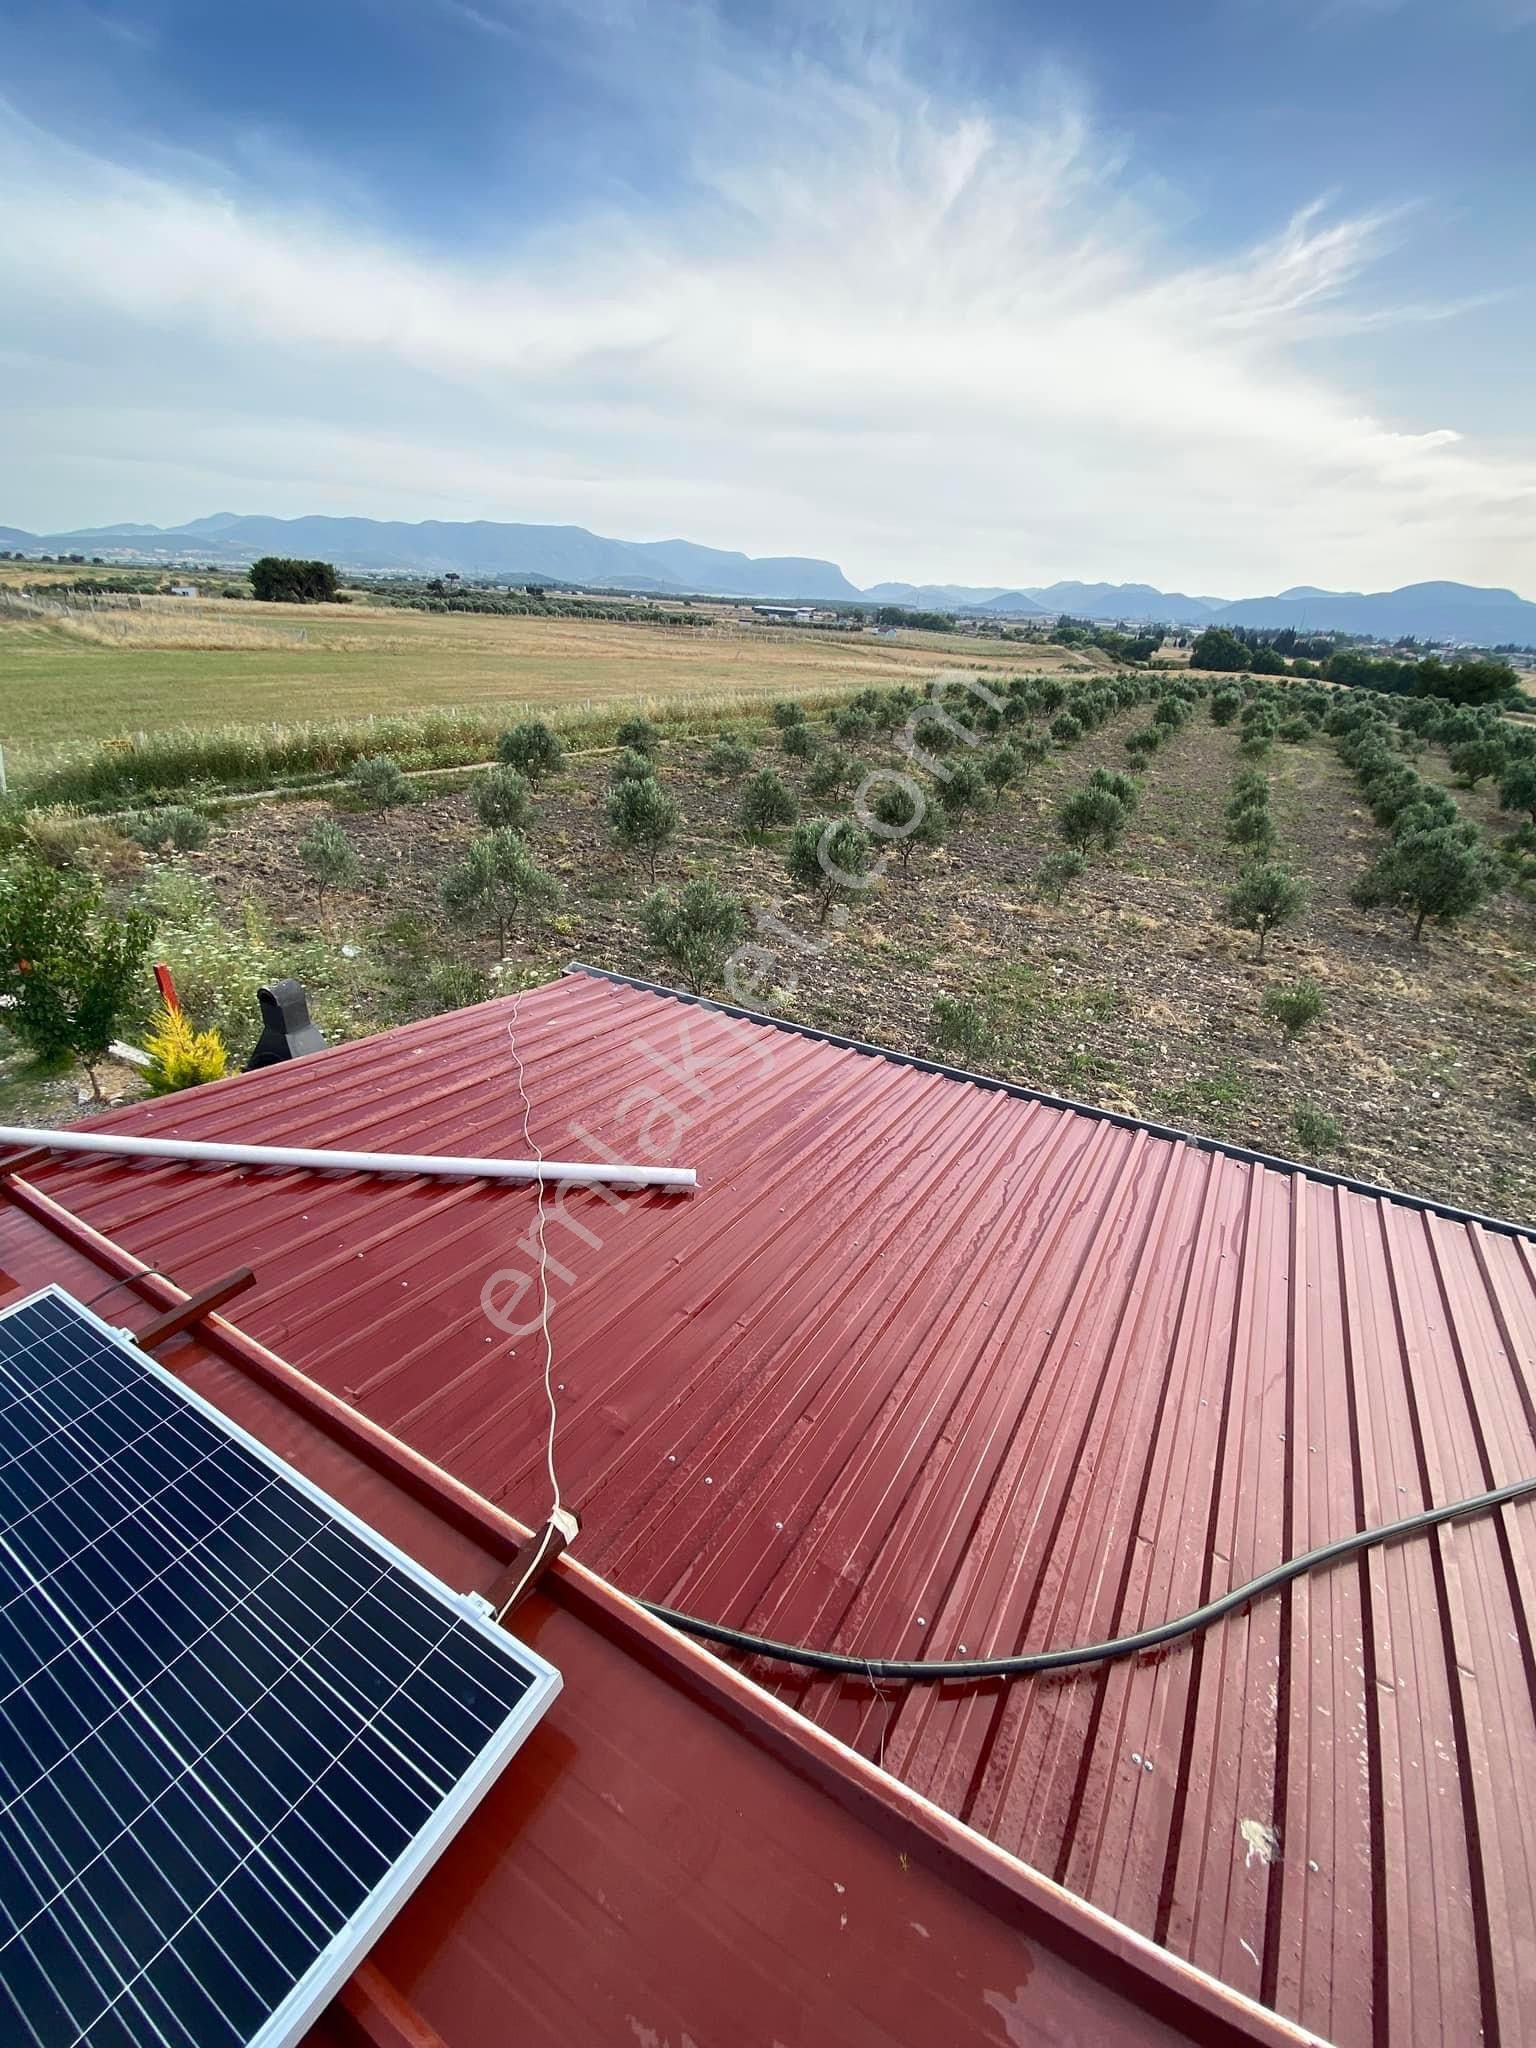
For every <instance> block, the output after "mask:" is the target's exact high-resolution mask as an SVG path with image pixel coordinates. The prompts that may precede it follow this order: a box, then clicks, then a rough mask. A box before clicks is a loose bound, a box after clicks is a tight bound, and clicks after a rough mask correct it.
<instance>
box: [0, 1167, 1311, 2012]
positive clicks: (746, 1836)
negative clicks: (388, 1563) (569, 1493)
mask: <svg viewBox="0 0 1536 2048" xmlns="http://www.w3.org/2000/svg"><path fill="white" fill-rule="evenodd" d="M135 1264H136V1262H135V1261H133V1260H132V1259H131V1258H129V1257H127V1255H125V1254H123V1253H122V1252H121V1250H120V1249H119V1248H118V1247H115V1246H114V1245H112V1244H111V1242H110V1241H109V1240H107V1239H105V1238H102V1237H100V1236H98V1235H96V1234H94V1233H90V1232H88V1231H87V1230H86V1229H85V1228H84V1227H83V1226H82V1225H81V1224H80V1223H79V1221H78V1219H76V1218H74V1217H71V1216H69V1215H68V1214H67V1212H64V1211H61V1210H59V1209H58V1208H57V1206H56V1205H52V1204H49V1203H48V1201H47V1198H46V1197H39V1196H38V1195H37V1193H36V1191H35V1190H34V1189H32V1188H31V1187H30V1186H19V1185H18V1184H17V1182H16V1180H15V1179H14V1178H13V1177H10V1176H6V1175H0V1303H4V1302H5V1301H6V1300H8V1299H10V1298H13V1297H14V1296H16V1295H18V1294H20V1293H23V1292H27V1291H30V1290H31V1289H32V1288H33V1287H35V1286H37V1285H38V1284H40V1283H42V1282H44V1281H48V1280H55V1281H58V1282H60V1283H61V1284H64V1285H67V1286H69V1287H71V1288H72V1289H73V1290H74V1291H75V1292H76V1294H77V1295H79V1296H81V1297H83V1298H85V1299H91V1298H94V1297H97V1296H100V1295H101V1290H102V1288H103V1285H104V1284H110V1282H111V1281H112V1280H113V1279H114V1278H116V1279H119V1280H120V1279H121V1277H122V1276H123V1275H124V1274H125V1272H127V1271H130V1270H132V1269H133V1268H134V1266H135ZM157 1289H158V1292H157V1291H156V1290H157ZM172 1291H173V1290H169V1289H168V1288H167V1287H166V1285H165V1283H164V1282H158V1283H157V1282H154V1281H150V1282H148V1283H146V1284H145V1285H144V1286H143V1287H142V1288H140V1287H137V1286H136V1287H135V1288H133V1289H127V1288H123V1287H121V1286H113V1287H112V1289H111V1292H110V1294H108V1295H106V1296H104V1297H102V1299H103V1306H104V1307H106V1304H107V1303H111V1304H114V1305H113V1306H112V1307H111V1308H110V1309H109V1310H108V1312H109V1313H110V1314H112V1316H113V1317H114V1318H115V1319H116V1320H118V1321H120V1322H122V1323H123V1324H125V1325H126V1326H127V1327H129V1328H133V1329H139V1330H143V1329H144V1327H145V1324H146V1322H147V1319H148V1317H149V1315H150V1313H151V1307H152V1306H160V1305H166V1306H170V1305H174V1304H173V1303H169V1302H166V1301H165V1295H166V1294H167V1293H169V1292H172ZM141 1293H147V1294H149V1296H150V1304H149V1305H146V1302H145V1301H144V1300H142V1299H141V1298H140V1294H141ZM163 1358H164V1362H165V1364H166V1365H167V1366H168V1367H169V1368H170V1369H171V1370H173V1371H175V1372H176V1373H178V1374H179V1375H180V1376H181V1377H182V1378H184V1379H185V1380H186V1381H187V1382H188V1383H189V1384H191V1385H193V1386H195V1387H196V1388H197V1390H198V1391H199V1392H200V1393H202V1394H203V1395H205V1396H206V1397H207V1398H209V1399H210V1400H212V1401H214V1402H215V1403H216V1404H217V1405H218V1406H219V1407H221V1408H222V1409H224V1411H225V1412H226V1413H227V1414H229V1415H230V1416H232V1417H233V1418H234V1419H235V1420H236V1421H237V1422H239V1423H240V1424H241V1425H243V1426H244V1427H245V1428H247V1429H250V1430H252V1431H253V1432H254V1433H255V1434H257V1435H258V1436H260V1437H261V1438H262V1439H263V1441H265V1442H266V1443H268V1444H270V1445H272V1446H273V1447H274V1448H275V1449H278V1450H280V1451H281V1452H282V1454H283V1455H284V1456H285V1457H287V1458H289V1459H290V1460H291V1461H292V1462H293V1463H295V1464H296V1465H297V1466H298V1467H299V1468H300V1469H301V1470H302V1471H304V1472H305V1473H307V1474H308V1475H309V1477H310V1478H312V1479H313V1480H314V1481H315V1482H316V1483H317V1484H318V1485H321V1486H323V1487H325V1488H326V1489H327V1490H329V1491H331V1492H332V1493H334V1494H335V1495H336V1496H337V1497H338V1498H339V1499H340V1500H342V1501H344V1502H345V1503H346V1505H347V1506H348V1507H350V1508H351V1509H352V1510H353V1511H354V1512H355V1513H357V1514H360V1515H361V1516H363V1517H364V1518H365V1519H366V1520H367V1521H369V1522H370V1523H372V1524H373V1526H374V1527H376V1528H378V1529H381V1530H382V1531H383V1532H384V1533H385V1534H386V1535H388V1536H389V1537H390V1538H391V1539H392V1540H393V1541H395V1542H397V1543H399V1544H400V1545H401V1546H402V1547H403V1548H405V1549H407V1550H408V1551H410V1552H411V1553H412V1554H413V1555H415V1556H416V1557H418V1558H420V1559H421V1561H422V1562H423V1563H425V1564H428V1565H429V1566H431V1568H432V1569H434V1570H436V1571H437V1572H439V1573H440V1574H441V1576H442V1577H443V1578H444V1580H445V1581H446V1582H447V1583H448V1584H449V1585H451V1586H456V1587H460V1588H464V1589H472V1588H473V1589H483V1588H485V1587H487V1586H489V1585H491V1584H493V1583H495V1582H496V1580H498V1579H499V1578H501V1576H502V1575H503V1573H504V1571H505V1569H506V1567H507V1564H508V1561H509V1559H511V1558H512V1557H513V1556H514V1555H516V1554H517V1553H518V1552H520V1551H521V1549H522V1546H523V1544H524V1542H525V1540H526V1533H527V1532H526V1531H524V1530H523V1529H521V1528H519V1527H518V1526H516V1525H515V1524H513V1523H510V1522H508V1521H507V1519H506V1518H505V1517H504V1516H502V1515H500V1514H499V1513H498V1512H497V1511H496V1510H494V1509H491V1508H489V1507H488V1506H487V1505H486V1504H485V1503H484V1502H481V1501H478V1500H473V1499H472V1498H471V1497H469V1496H467V1495H466V1493H465V1491H464V1489H463V1488H462V1487H461V1486H460V1485H458V1483H457V1482H454V1481H451V1480H448V1479H447V1478H446V1477H445V1475H443V1474H441V1473H438V1472H435V1471H433V1470H432V1468H423V1466H422V1465H421V1462H420V1460H419V1459H418V1458H417V1457H416V1455H415V1454H414V1453H411V1452H409V1451H408V1450H406V1449H405V1448H404V1447H403V1446H401V1445H400V1444H399V1443H398V1441H397V1440H395V1439H393V1438H389V1437H387V1436H385V1435H384V1433H383V1432H380V1431H378V1430H377V1429H376V1428H375V1427H374V1426H373V1425H372V1424H370V1423H368V1422H367V1421H366V1420H364V1419H361V1418H358V1417H355V1416H351V1415H346V1414H344V1413H343V1414H338V1412H337V1404H336V1403H335V1402H334V1400H333V1398H332V1397H330V1396H328V1395H326V1394H324V1393H323V1391H322V1390H319V1389H317V1388H315V1387H314V1386H313V1385H312V1384H311V1383H309V1382H308V1381H306V1380H305V1379H304V1378H303V1376H302V1375H300V1374H298V1373H296V1372H294V1371H293V1370H292V1368H290V1367H288V1366H287V1365H286V1364H285V1363H284V1362H283V1361H281V1360H278V1359H276V1358H275V1357H273V1356H272V1355H271V1354H268V1353H265V1352H262V1351H260V1350H259V1349H258V1348H256V1347H254V1346H253V1344H252V1343H251V1340H250V1339H249V1337H248V1335H247V1334H246V1333H244V1332H241V1331H239V1330H236V1329H232V1328H231V1327H230V1326H229V1325H228V1324H227V1323H225V1322H223V1321H222V1320H216V1321H215V1322H214V1323H212V1324H210V1323H207V1322H203V1323H200V1324H199V1325H198V1326H197V1327H196V1330H195V1333H193V1334H191V1335H187V1336H183V1337H181V1338H178V1339H176V1340H175V1341H174V1343H172V1344H171V1346H170V1347H169V1349H168V1350H166V1351H165V1352H164V1353H163ZM511 1626H512V1627H513V1628H514V1629H515V1630H516V1632H517V1633H518V1634H519V1635H520V1636H521V1637H522V1638H523V1639H524V1640H525V1641H528V1642H533V1643H537V1645H538V1647H539V1648H540V1649H541V1650H542V1651H543V1652H544V1653H545V1654H546V1655H548V1656H549V1657H550V1659H551V1660H552V1661H553V1662H554V1663H555V1664H556V1665H557V1666H558V1668H559V1669H560V1671H561V1672H562V1674H563V1676H564V1679H565V1685H564V1688H563V1689H562V1691H561V1693H560V1695H559V1696H558V1698H557V1699H556V1700H555V1702H554V1703H553V1705H552V1707H551V1708H550V1710H549V1712H548V1713H547V1714H546V1715H545V1717H544V1718H543V1719H542V1720H541V1721H540V1723H539V1725H538V1727H537V1728H535V1729H534V1731H533V1732H532V1734H531V1736H530V1737H529V1740H528V1741H527V1743H526V1744H525V1745H524V1746H523V1747H522V1748H521V1749H520V1750H519V1752H518V1754H517V1756H516V1757H515V1759H513V1761H512V1762H511V1763H510V1764H509V1766H508V1767H507V1769H506V1771H505V1772H504V1773H503V1774H502V1776H501V1777H500V1778H499V1779H498V1781H497V1782H496V1784H495V1785H494V1787H492V1788H491V1789H490V1791H489V1792H488V1793H487V1795H486V1797H485V1798H484V1799H483V1800H482V1802H481V1803H480V1804H479V1805H478V1806H477V1807H476V1809H475V1811H474V1813H473V1814H472V1815H471V1817H470V1818H469V1821H468V1822H467V1824H466V1826H465V1827H464V1829H463V1832H462V1833H461V1834H459V1835H458V1836H457V1837H456V1838H455V1840H454V1841H453V1842H452V1843H451V1844H450V1845H449V1847H448V1849H447V1850H446V1852H445V1853H444V1855H443V1856H442V1858H441V1860H440V1861H439V1862H437V1863H435V1864H434V1865H433V1866H432V1868H431V1870H430V1871H429V1872H428V1873H427V1875H426V1878H425V1880H424V1882H423V1883H422V1885H421V1887H420V1889H419V1890H418V1891H417V1892H416V1893H415V1894H414V1895H413V1896H412V1898H411V1899H410V1901H409V1903H408V1904H407V1905H406V1906H405V1907H404V1909H403V1910H402V1911H401V1912H400V1914H399V1915H398V1917H397V1918H395V1919H394V1920H393V1921H392V1922H391V1923H390V1925H389V1926H388V1928H387V1929H386V1930H385V1932H384V1933H383V1935H382V1936H381V1938H380V1939H379V1941H378V1942H377V1943H376V1944H375V1945H374V1947H373V1949H372V1950H371V1952H370V1954H369V1956H368V1958H367V1961H366V1962H365V1963H364V1964H363V1965H362V1967H361V1968H360V1969H359V1970H358V1971H357V1972H356V1973H355V1974H354V1975H353V1977H352V1978H351V1979H350V1980H349V1982H348V1983H347V1985H346V1986H345V1987H344V1988H343V1990H342V1992H341V1993H340V1995H339V1997H338V1998H337V2000H336V2001H334V2002H333V2003H332V2005H331V2006H330V2007H329V2009H328V2010H327V2012H326V2013H325V2014H324V2015H323V2016H322V2018H321V2019H320V2021H319V2022H318V2023H317V2025H316V2026H315V2027H314V2028H313V2029H312V2030H311V2031H310V2033H309V2034H308V2035H306V2037H305V2040H306V2048H508V2043H509V2042H514V2041H515V2043H516V2044H517V2048H614V2044H616V2043H625V2044H628V2043H630V2042H641V2043H650V2044H652V2048H658V2044H662V2043H666V2044H678V2048H681V2044H687V2043H690V2042H692V2043H697V2044H700V2048H703V2044H711V2048H714V2044H718V2048H726V2044H735V2043H737V2042H743V2043H751V2044H754V2048H755V2044H758V2043H768V2042H773V2043H776V2044H779V2048H828V2044H829V2043H831V2042H836V2043H837V2044H838V2048H959V2044H961V2043H966V2044H972V2043H974V2044H975V2048H1018V2044H1019V2043H1021V2042H1026V2041H1027V2042H1030V2043H1045V2042H1052V2043H1066V2042H1072V2043H1080V2044H1083V2048H1088V2044H1094V2048H1179V2044H1181V2043H1182V2044H1189V2043H1198V2044H1199V2048H1318V2043H1317V2038H1316V2037H1315V2036H1313V2035H1308V2034H1303V2033H1302V2032H1300V2031H1298V2030H1296V2029H1294V2028H1292V2027H1291V2026H1290V2025H1289V2024H1288V2023H1286V2022H1284V2021H1281V2020H1279V2019H1278V2018H1276V2016H1275V2015H1274V2014H1272V2013H1268V2012H1265V2011H1264V2010H1263V2008H1262V2007H1259V2006H1256V2005H1254V2004H1253V2003H1252V2002H1251V2001H1249V2000H1246V1999H1241V1998H1239V1997H1238V1996H1236V1995H1235V1994H1234V1993H1233V1992H1231V1990H1230V1989H1229V1988H1227V1987H1226V1986H1223V1985H1220V1984H1218V1983H1217V1982H1216V1981H1215V1980H1214V1979H1213V1978H1211V1977H1208V1976H1206V1975H1204V1974H1202V1973H1200V1972H1198V1971H1195V1970H1192V1969H1191V1968H1190V1967H1189V1966H1188V1965H1187V1964H1184V1963H1181V1962H1179V1961H1178V1960H1177V1959H1176V1958H1174V1957H1172V1956H1169V1955H1168V1954H1166V1953H1165V1952H1164V1951H1162V1950H1159V1949H1157V1948H1156V1947H1154V1946H1153V1945H1152V1944H1151V1943H1149V1942H1145V1941H1142V1940H1140V1939H1139V1938H1138V1937H1137V1936H1135V1935H1133V1934H1132V1933H1130V1932H1129V1931H1128V1930H1127V1929H1126V1928H1124V1927H1122V1926H1120V1925H1119V1924H1118V1923H1116V1922H1114V1921H1111V1920H1109V1919H1107V1918H1106V1917H1105V1916H1103V1915H1102V1914H1098V1913H1096V1912H1094V1911H1093V1909H1092V1908H1090V1907H1087V1906H1085V1905H1084V1904H1083V1903H1082V1902H1081V1901H1080V1900H1077V1899H1074V1898H1073V1897H1072V1896H1071V1895H1070V1894H1069V1893H1066V1892H1063V1891H1062V1890H1061V1889H1060V1888H1059V1887H1058V1886H1055V1885H1050V1884H1047V1883H1046V1882H1045V1880H1044V1879H1042V1878H1041V1877H1040V1876H1039V1875H1038V1874H1037V1873H1036V1872H1034V1871H1031V1870H1028V1869H1026V1868H1025V1866H1024V1865H1022V1864H1020V1863H1018V1862H1017V1861H1015V1860H1014V1859H1012V1858H1009V1857H1006V1856H1004V1855H1003V1854H1002V1853H1001V1852H1000V1851H998V1850H996V1849H995V1848H994V1847H993V1846H992V1845H991V1844H989V1843H987V1842H985V1841H983V1840H982V1838H981V1837H980V1836H979V1835H975V1834H973V1833H971V1832H970V1831H969V1830H967V1829H965V1828H963V1827H961V1826H960V1824H959V1823H958V1822H956V1821H954V1820H953V1819H951V1818H950V1817H949V1816H948V1815H946V1814H944V1813H942V1812H941V1811H940V1810H939V1809H938V1808H936V1807H932V1806H930V1805H929V1804H928V1803H927V1802H925V1801H922V1800H919V1799H918V1798H917V1797H916V1795H915V1794H913V1793H911V1792H910V1791H909V1790H908V1788H907V1787H905V1786H903V1785H901V1784H900V1783H898V1781H897V1780H895V1779H894V1778H892V1777H890V1776H889V1775H888V1774H886V1773H884V1772H880V1771H876V1770H873V1769H870V1768H866V1767H865V1766H864V1765H862V1764H861V1763H860V1761H859V1760H858V1759H857V1758H854V1757H853V1756H851V1755H850V1754H849V1753H848V1752H847V1751H845V1750H843V1749H842V1748H841V1747H840V1746H839V1745H837V1744H836V1743H833V1742H831V1741H830V1740H829V1739H828V1738H827V1737H825V1736H824V1735H823V1734H822V1732H821V1731H820V1730H818V1729H816V1728H814V1727H813V1726H812V1725H811V1723H810V1722H808V1721H806V1720H804V1719H802V1718H801V1717H800V1716H799V1715H797V1714H795V1713H794V1712H792V1711H791V1710H789V1709H788V1708H785V1707H783V1706H782V1705H781V1704H780V1703H779V1702H777V1701H775V1700H773V1699H772V1698H770V1697H769V1696H768V1695H767V1694H765V1693H763V1692H761V1691H760V1690H759V1689H758V1688H757V1687H756V1686H754V1685H752V1684H751V1683H750V1681H748V1680H746V1679H744V1678H743V1677H741V1676H740V1675H739V1674H738V1673H737V1672H735V1671H733V1670H731V1669H730V1667H729V1666H727V1665H725V1664H723V1663H720V1662H718V1661H717V1660H716V1659H715V1658H714V1657H712V1656H710V1655H709V1654H707V1653H706V1652H705V1651H703V1650H701V1649H700V1648H699V1647H698V1646H696V1645H695V1644H693V1643H691V1642H689V1641H687V1640H686V1639H684V1638H682V1637H680V1636H677V1635H675V1634H673V1632H672V1631H671V1630H670V1629H666V1628H664V1627H662V1626H661V1624H659V1623H657V1622H654V1621H652V1620H651V1619H650V1618H649V1617H648V1616H646V1615H645V1614H643V1613H642V1612H641V1611H640V1610H639V1609H638V1608H636V1607H634V1606H633V1605H632V1604H631V1603H630V1602H629V1601H627V1600H625V1599H624V1598H623V1597H622V1595H620V1594H617V1593H615V1592H614V1590H613V1589H612V1588H611V1587H610V1586H608V1585H607V1584H606V1582H604V1581H602V1580H600V1579H596V1578H594V1577H593V1576H592V1575H591V1573H589V1572H587V1571H586V1570H585V1569H584V1568H583V1567H582V1566H580V1565H579V1564H576V1563H574V1562H573V1561H572V1559H571V1558H569V1557H564V1558H561V1559H560V1560H559V1561H558V1563H557V1564H556V1565H555V1566H554V1568H553V1569H552V1570H551V1571H549V1572H548V1573H546V1574H545V1576H544V1578H543V1579H542V1581H541V1582H540V1585H539V1588H538V1590H537V1591H536V1592H535V1593H534V1594H533V1595H532V1596H531V1597H530V1598H529V1599H528V1601H527V1602H526V1603H525V1604H523V1605H522V1606H520V1607H519V1608H518V1609H517V1612H516V1613H515V1615H514V1616H513V1617H512V1618H511Z"/></svg>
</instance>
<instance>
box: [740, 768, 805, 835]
mask: <svg viewBox="0 0 1536 2048" xmlns="http://www.w3.org/2000/svg"><path fill="white" fill-rule="evenodd" d="M799 815H800V806H799V805H798V804H797V803H796V802H795V799H794V797H793V795H792V794H791V793H790V791H789V790H788V789H787V788H786V787H785V785H784V784H783V783H782V782H781V781H780V780H779V778H778V776H777V775H775V774H774V772H773V770H772V769H771V768H760V769H759V770H758V772H757V774H756V775H754V776H753V778H752V780H751V781H750V782H749V783H748V784H747V786H746V788H745V789H744V790H743V792H742V797H741V829H742V831H743V832H745V833H746V835H747V837H748V838H749V839H762V838H764V837H765V836H766V835H767V834H768V833H769V832H771V831H772V830H773V829H774V827H775V826H777V825H793V823H794V822H795V820H796V818H798V817H799Z"/></svg>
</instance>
